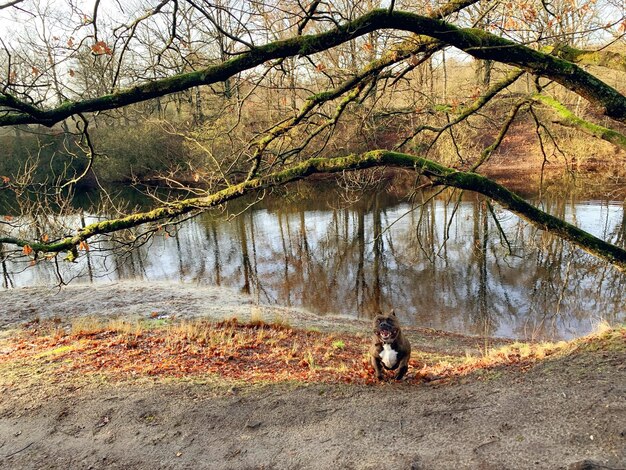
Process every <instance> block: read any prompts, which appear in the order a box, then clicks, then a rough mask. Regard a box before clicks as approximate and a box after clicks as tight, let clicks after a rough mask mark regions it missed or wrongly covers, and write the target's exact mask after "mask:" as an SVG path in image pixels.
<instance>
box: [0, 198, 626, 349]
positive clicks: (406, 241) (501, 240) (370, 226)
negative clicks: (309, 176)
mask: <svg viewBox="0 0 626 470" xmlns="http://www.w3.org/2000/svg"><path fill="white" fill-rule="evenodd" d="M416 200H419V204H418V203H417V202H416ZM540 205H541V206H542V207H543V209H545V210H547V211H548V212H550V213H552V214H555V215H558V216H561V217H564V218H565V219H566V220H568V221H570V222H572V223H574V224H575V225H577V226H579V227H581V228H582V229H584V230H587V231H589V232H591V233H593V234H595V235H597V236H599V237H601V238H603V239H605V240H607V241H610V242H612V243H615V244H618V245H620V246H624V245H625V239H626V219H625V215H624V204H623V203H614V202H610V201H574V200H571V199H570V200H567V201H566V200H563V199H559V200H550V199H544V200H543V201H542V202H540ZM244 207H245V204H240V205H238V206H237V207H234V206H232V207H231V208H229V211H230V213H231V214H233V213H236V212H238V211H239V209H243V208H244ZM496 220H497V223H496ZM86 222H87V223H88V222H89V217H88V216H86ZM92 247H93V248H92V249H91V250H90V252H89V254H88V256H81V257H80V258H79V262H78V263H74V264H69V263H61V264H59V270H60V273H61V275H62V276H63V278H64V279H65V280H66V281H67V280H70V279H72V280H73V282H103V281H111V280H122V279H133V280H137V279H139V280H146V281H151V280H176V281H183V282H197V283H201V284H210V285H222V286H229V287H237V288H239V289H241V290H242V291H243V292H247V293H250V294H252V295H253V296H254V298H255V299H257V300H258V301H259V302H261V303H266V304H268V303H269V304H275V305H283V306H294V307H302V308H306V309H309V310H311V311H314V312H317V313H320V314H343V315H350V316H355V317H367V318H368V317H370V316H371V315H372V314H373V313H374V312H376V311H378V310H379V309H388V308H394V309H395V310H396V312H397V313H398V314H399V315H400V316H401V318H402V320H403V321H404V322H405V323H407V324H411V325H415V326H420V327H432V328H437V329H444V330H449V331H456V332H462V333H470V334H479V335H495V336H502V337H510V338H524V339H566V338H571V337H574V336H578V335H582V334H585V333H587V332H589V331H591V330H592V329H593V328H594V327H595V326H596V325H597V324H598V323H599V322H601V321H603V320H606V321H608V322H610V323H619V322H624V321H625V320H626V306H625V302H624V294H623V293H624V292H625V288H626V275H624V274H622V273H620V272H619V271H617V270H616V269H615V268H613V267H611V266H609V265H607V264H606V263H604V262H601V261H598V260H597V259H595V258H593V257H592V256H590V255H588V254H586V253H585V252H583V251H581V250H579V249H576V248H575V247H573V246H572V245H570V244H569V243H564V242H562V241H560V240H559V239H557V238H555V237H552V236H550V235H548V234H546V233H544V232H541V231H538V230H536V229H535V228H533V227H531V226H529V225H528V224H527V223H525V222H522V221H520V220H519V219H518V218H517V217H516V216H514V215H512V214H510V213H508V212H506V211H503V210H501V209H499V208H498V207H497V206H494V207H493V212H492V210H491V209H490V207H489V205H488V204H487V203H486V202H485V200H484V199H482V198H480V197H477V196H474V195H464V196H463V197H462V198H459V197H458V193H453V192H450V191H448V192H444V193H442V194H440V195H439V196H436V197H435V196H433V195H427V194H418V195H417V196H416V197H414V198H413V199H412V200H408V199H407V198H400V197H395V196H393V195H391V194H389V193H388V192H386V191H384V190H380V191H374V192H371V193H369V194H367V195H366V196H364V197H363V198H361V199H360V200H359V201H357V202H354V203H348V202H346V200H345V198H344V197H343V196H342V193H340V192H334V191H330V190H328V191H327V190H322V191H316V190H314V189H312V188H311V187H307V189H306V190H302V187H300V189H299V190H298V191H291V192H289V193H288V194H287V195H285V194H281V195H280V196H279V197H273V196H267V197H266V198H265V199H263V200H262V201H260V202H257V203H256V204H254V205H253V206H251V207H250V208H248V210H246V211H245V212H243V213H242V214H240V215H238V216H237V217H228V216H227V215H226V214H224V213H222V214H217V215H216V214H208V213H207V214H203V215H201V216H199V217H197V218H195V219H192V220H188V221H186V222H184V223H182V224H181V225H178V226H176V227H171V229H170V230H167V231H161V232H159V233H158V234H157V235H155V236H154V237H152V238H151V239H150V240H149V241H148V242H147V243H145V244H143V245H141V246H139V247H135V248H134V249H132V250H126V251H124V252H122V251H120V250H114V251H111V250H110V248H111V245H110V242H108V241H103V242H102V243H101V244H100V245H97V244H95V243H94V244H92ZM7 279H8V280H10V282H11V283H12V284H13V285H14V286H29V285H49V284H54V283H56V282H58V280H57V272H56V267H55V265H54V263H50V262H48V263H46V262H43V263H40V264H38V265H37V266H34V267H28V268H26V267H25V266H24V265H20V264H17V263H14V264H12V263H7V264H6V266H5V279H4V281H5V286H6V283H7Z"/></svg>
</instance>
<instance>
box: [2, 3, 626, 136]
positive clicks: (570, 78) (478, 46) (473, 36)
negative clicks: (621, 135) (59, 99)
mask: <svg viewBox="0 0 626 470" xmlns="http://www.w3.org/2000/svg"><path fill="white" fill-rule="evenodd" d="M382 29H396V30H400V31H408V32H412V33H415V34H424V35H428V36H430V37H433V38H435V39H438V40H440V41H443V42H445V43H447V44H450V45H452V46H454V47H457V48H459V49H461V50H463V51H465V52H467V53H468V54H470V55H472V56H474V57H476V58H479V59H485V60H487V59H488V60H495V61H499V62H502V63H506V64H510V65H515V66H517V67H520V68H522V69H524V70H526V71H528V72H530V73H532V74H535V75H539V76H543V77H547V78H550V79H552V80H554V81H556V82H558V83H560V84H561V85H563V86H565V87H566V88H568V89H570V90H572V91H574V92H575V93H577V94H579V95H580V96H582V97H584V98H585V99H587V100H589V101H590V102H591V103H593V104H595V105H597V106H599V107H600V108H602V110H603V112H604V113H605V114H606V115H607V116H609V117H611V118H614V119H616V120H620V121H626V97H624V95H622V94H621V93H619V92H618V91H617V90H615V89H614V88H612V87H610V86H609V85H607V84H606V83H604V82H602V81H601V80H600V79H598V78H596V77H594V76H593V75H591V74H590V73H588V72H586V71H585V70H583V69H581V68H580V67H578V66H576V65H575V64H572V63H571V62H568V61H565V60H563V59H560V58H558V57H555V56H552V55H549V54H545V53H542V52H539V51H536V50H533V49H531V48H529V47H526V46H523V45H520V44H516V43H514V42H512V41H509V40H506V39H503V38H501V37H498V36H495V35H493V34H490V33H487V32H485V31H482V30H478V29H472V28H457V27H455V26H453V25H451V24H449V23H446V22H443V21H440V20H435V19H432V18H428V17H424V16H419V15H415V14H413V13H407V12H398V11H394V12H392V13H391V14H390V13H389V12H388V10H374V11H372V12H370V13H368V14H366V15H363V16H361V17H360V18H357V19H355V20H354V21H351V22H349V23H346V24H345V25H343V26H341V27H339V28H335V29H332V30H330V31H327V32H324V33H320V34H316V35H308V36H297V37H293V38H290V39H286V40H281V41H275V42H273V43H269V44H266V45H264V46H259V47H256V48H254V49H252V50H250V51H248V52H245V53H242V54H241V55H240V56H238V57H235V58H233V59H231V60H228V61H226V62H223V63H221V64H219V65H216V66H212V67H208V68H205V69H203V70H199V71H196V72H190V73H186V74H181V75H176V76H173V77H169V78H165V79H161V80H155V81H152V82H149V83H145V84H141V85H137V86H134V87H132V88H129V89H125V90H120V91H119V92H117V93H113V94H109V95H105V96H100V97H98V98H94V99H89V100H82V101H68V102H65V103H64V104H62V105H60V106H58V107H56V108H53V109H49V110H43V109H39V108H37V107H34V106H31V105H27V104H26V103H23V102H21V101H20V100H17V99H16V98H15V97H13V96H11V95H9V94H7V93H6V92H5V93H2V94H0V106H4V107H5V108H8V109H5V110H4V112H5V114H4V115H3V116H0V126H8V125H14V124H29V123H33V124H36V123H38V124H44V125H47V126H52V125H54V124H55V123H57V122H59V121H62V120H63V119H65V118H67V117H69V116H71V115H73V114H76V113H79V112H94V111H102V110H107V109H113V108H118V107H121V106H126V105H128V104H132V103H138V102H141V101H145V100H148V99H151V98H155V97H159V96H164V95H167V94H170V93H174V92H178V91H183V90H187V89H189V88H191V87H194V86H200V85H208V84H211V83H216V82H220V81H223V80H226V79H227V78H230V77H232V76H233V75H235V74H237V73H239V72H242V71H244V70H250V69H252V68H254V67H256V66H258V65H260V64H262V63H264V62H267V61H271V60H275V59H280V58H283V57H287V56H297V55H309V54H313V53H316V52H321V51H324V50H327V49H329V48H331V47H334V46H337V45H338V44H342V43H344V42H347V41H350V40H352V39H355V38H358V37H360V36H363V35H364V34H367V33H371V32H373V31H377V30H382Z"/></svg>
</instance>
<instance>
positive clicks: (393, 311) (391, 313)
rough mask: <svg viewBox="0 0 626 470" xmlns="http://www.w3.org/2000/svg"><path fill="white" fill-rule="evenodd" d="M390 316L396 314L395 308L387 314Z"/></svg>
mask: <svg viewBox="0 0 626 470" xmlns="http://www.w3.org/2000/svg"><path fill="white" fill-rule="evenodd" d="M387 315H389V316H390V317H395V316H396V311H395V310H394V309H391V310H389V313H388V314H387Z"/></svg>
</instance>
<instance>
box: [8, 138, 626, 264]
mask: <svg viewBox="0 0 626 470" xmlns="http://www.w3.org/2000/svg"><path fill="white" fill-rule="evenodd" d="M377 166H396V167H405V168H414V169H415V170H416V171H417V172H419V173H420V174H422V175H424V176H425V177H427V178H429V179H431V180H432V181H433V183H435V184H438V185H445V186H451V187H455V188H460V189H464V190H469V191H473V192H477V193H480V194H483V195H485V196H487V197H489V198H491V199H492V200H493V201H495V202H497V203H498V204H500V205H501V206H502V207H504V208H505V209H507V210H509V211H511V212H513V213H515V214H517V215H518V216H520V217H522V218H523V219H525V220H527V221H528V222H530V223H531V224H533V225H535V226H536V227H538V228H540V229H541V230H546V231H548V232H550V233H553V234H555V235H557V236H558V237H560V238H562V239H564V240H567V241H569V242H572V243H574V244H575V245H577V246H578V247H580V248H582V249H583V250H585V251H587V252H589V253H591V254H592V255H594V256H596V257H598V258H601V259H603V260H605V261H607V262H609V263H611V264H613V265H614V266H616V267H617V268H618V269H620V270H624V271H626V250H624V249H622V248H619V247H617V246H615V245H612V244H610V243H607V242H605V241H604V240H601V239H600V238H598V237H595V236H594V235H591V234H590V233H587V232H585V231H584V230H581V229H579V228H577V227H575V226H574V225H572V224H569V223H567V222H565V221H563V220H561V219H559V218H557V217H554V216H552V215H550V214H548V213H546V212H544V211H542V210H540V209H538V208H537V207H535V206H533V205H532V204H529V203H528V202H526V201H525V200H524V199H522V198H521V197H519V196H517V195H516V194H515V193H512V192H511V191H509V190H508V189H506V188H505V187H503V186H501V185H499V184H497V183H495V182H493V181H491V180H490V179H488V178H485V177H484V176H481V175H479V174H476V173H470V172H462V171H457V170H454V169H452V168H448V167H445V166H443V165H440V164H438V163H435V162H433V161H431V160H427V159H425V158H420V157H415V156H412V155H407V154H404V153H399V152H392V151H387V150H374V151H370V152H366V153H363V154H355V155H348V156H346V157H339V158H331V159H325V158H313V159H310V160H307V161H305V162H302V163H300V164H298V165H295V166H293V167H291V168H288V169H285V170H282V171H278V172H275V173H272V174H269V175H267V176H263V177H260V178H255V179H251V180H248V181H245V182H243V183H240V184H238V185H235V186H231V187H229V188H226V189H224V190H222V191H219V192H217V193H214V194H211V195H209V196H206V197H199V198H191V199H185V200H182V201H178V202H176V203H174V204H170V205H168V206H167V207H161V208H158V209H155V210H153V211H150V212H143V213H138V214H133V215H131V216H128V217H124V218H120V219H114V220H106V221H102V222H97V223H94V224H91V225H87V226H86V227H84V228H82V229H79V230H78V231H77V232H76V234H75V235H73V236H71V237H67V238H64V239H62V240H60V241H58V242H56V243H49V244H47V243H36V242H30V241H28V240H20V239H15V238H11V237H4V238H0V243H6V244H13V245H18V246H26V245H28V246H29V247H30V248H31V249H32V250H34V251H38V252H61V251H72V250H75V248H76V246H78V245H79V244H80V243H81V242H82V241H86V240H88V239H89V238H92V237H94V236H96V235H102V234H108V233H112V232H115V231H118V230H123V229H128V228H132V227H136V226H138V225H141V224H144V223H147V222H157V221H160V220H165V219H170V218H172V217H177V216H181V215H183V214H187V213H189V212H191V211H194V210H199V211H200V210H206V209H209V208H211V207H215V206H218V205H220V204H223V203H224V202H226V201H229V200H232V199H236V198H238V197H240V196H243V195H244V194H247V193H249V192H251V191H254V190H258V189H263V188H269V187H274V186H280V185H283V184H286V183H288V182H291V181H296V180H300V179H303V178H306V177H307V176H310V175H312V174H316V173H337V172H342V171H346V170H359V169H364V168H372V167H377Z"/></svg>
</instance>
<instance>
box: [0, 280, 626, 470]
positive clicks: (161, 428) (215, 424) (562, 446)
mask: <svg viewBox="0 0 626 470" xmlns="http://www.w3.org/2000/svg"><path fill="white" fill-rule="evenodd" d="M179 287H180V286H177V287H172V286H169V287H168V286H166V285H153V286H150V287H146V289H148V291H143V292H142V293H141V295H139V294H137V296H136V297H133V295H135V290H134V289H131V288H130V287H129V286H126V285H124V286H121V287H119V288H115V290H114V292H115V296H111V295H110V294H111V292H112V291H111V290H110V289H109V296H108V297H107V296H106V295H105V294H103V293H100V292H99V290H98V289H95V290H91V288H86V287H85V288H83V287H80V286H77V287H75V288H72V290H71V291H70V292H67V293H64V294H63V295H64V296H65V295H66V296H67V297H53V299H57V301H55V302H51V301H50V298H48V301H46V298H47V297H45V293H43V294H42V293H39V294H37V293H36V292H34V291H28V292H26V291H23V292H21V293H20V292H17V294H20V295H15V294H9V293H7V292H2V293H1V294H0V305H1V306H2V307H1V308H0V309H1V310H2V314H1V315H0V321H2V322H3V323H2V324H3V325H13V324H15V322H16V321H23V320H25V319H28V317H29V316H30V315H41V316H45V315H51V316H57V315H59V313H58V311H59V310H64V312H65V314H66V315H69V316H72V315H78V314H80V312H81V311H84V310H85V306H84V304H82V303H78V302H77V301H76V299H79V298H80V299H84V300H85V301H88V302H91V305H92V308H91V309H90V311H92V312H93V310H98V307H97V304H98V302H104V300H106V299H107V298H108V299H109V300H108V301H107V302H109V303H107V306H106V308H107V309H108V311H109V313H111V314H115V315H117V314H133V315H146V314H148V313H149V312H150V311H152V310H151V309H152V308H153V305H157V306H159V308H161V309H162V311H161V312H160V314H173V313H174V312H181V313H177V314H182V312H185V311H187V312H189V311H203V312H214V313H215V314H216V315H217V312H218V311H221V312H223V313H228V314H229V315H230V314H231V313H232V312H233V309H234V310H237V309H240V310H239V311H240V312H244V311H246V309H247V311H248V312H250V309H251V308H252V307H254V306H253V305H251V304H250V303H249V300H248V299H246V298H243V297H241V296H239V297H236V296H235V295H234V294H233V293H232V292H227V293H226V294H225V295H226V298H227V300H228V301H229V302H231V304H228V305H226V304H222V303H221V302H222V300H224V299H223V298H222V295H223V293H224V291H221V293H220V292H212V293H209V291H210V290H207V291H205V292H203V291H202V290H200V291H199V290H197V289H192V288H188V287H186V286H183V287H180V288H181V289H182V290H177V289H178V288H179ZM127 288H128V289H129V291H128V292H127V294H128V296H127V297H124V295H127V294H124V292H126V291H125V289H127ZM164 288H167V289H164ZM74 289H76V290H74ZM81 289H86V290H85V291H81ZM181 293H182V294H184V295H181V296H179V295H178V294H181ZM24 294H27V295H24ZM31 294H32V295H31ZM14 295H15V297H13V296H14ZM100 295H102V297H99V296H100ZM155 296H156V297H155ZM172 296H173V297H172ZM212 296H215V298H213V297H212ZM181 297H182V298H184V299H185V300H186V304H181V305H180V306H179V307H176V305H177V302H178V300H180V298H181ZM17 298H20V299H21V300H19V301H18V300H15V299H17ZM147 298H150V299H151V302H156V303H150V302H148V303H146V299H147ZM7 299H8V300H7ZM12 299H13V300H12ZM62 299H65V300H63V301H61V300H62ZM98 299H102V300H98ZM168 299H169V300H168ZM242 302H244V303H242ZM113 304H115V305H117V306H114V305H113ZM138 305H140V306H141V307H138ZM101 307H103V306H102V305H101ZM191 307H193V308H191ZM103 308H104V307H103ZM29 309H34V310H29ZM116 309H117V310H116ZM176 309H179V310H176ZM8 310H12V311H13V313H11V312H9V311H8ZM287 313H288V311H286V310H285V311H281V314H282V315H286V314H287ZM15 315H17V318H16V319H13V317H14V316H15ZM240 315H243V313H240ZM241 318H242V320H243V319H244V318H245V317H241ZM289 318H290V321H293V322H299V321H303V322H305V323H306V322H308V321H313V319H312V318H309V317H308V316H307V314H306V312H298V311H296V312H294V313H293V316H292V317H289ZM300 318H301V319H302V320H299V319H300ZM325 321H328V322H330V320H325ZM341 324H342V325H343V327H346V328H358V327H362V324H361V323H359V322H352V321H347V320H346V322H345V323H341ZM325 325H326V326H327V327H330V326H331V325H330V323H329V324H325ZM359 325H361V326H359ZM413 335H414V338H415V341H421V343H422V345H423V346H425V347H426V346H429V345H430V346H432V347H436V348H444V347H445V348H448V349H450V350H454V345H456V350H457V351H461V350H464V349H466V348H467V347H468V346H469V345H471V344H473V340H472V339H471V338H465V337H461V336H458V335H450V336H448V335H443V337H444V338H445V340H443V341H444V342H445V344H443V343H439V344H434V343H433V342H432V341H431V340H430V339H429V337H428V335H427V334H420V332H418V331H414V332H413ZM434 337H435V336H433V338H434ZM437 338H440V337H439V336H437ZM433 341H434V339H433ZM440 341H441V340H440ZM0 468H10V469H31V468H46V469H48V468H50V469H53V468H54V469H57V468H58V469H67V468H72V469H87V468H107V469H110V468H120V469H122V468H123V469H154V468H164V469H170V468H171V469H202V468H206V469H248V468H270V469H271V468H277V469H283V468H284V469H300V468H311V469H317V468H342V469H343V468H359V469H366V468H372V469H373V468H376V469H378V470H380V469H388V468H389V469H392V468H393V469H396V468H397V469H404V468H407V469H408V468H414V469H450V468H459V469H465V468H467V469H507V468H508V469H535V468H537V469H558V468H563V469H583V468H604V469H606V468H612V469H620V468H621V469H624V468H626V354H625V353H624V349H623V348H621V347H620V348H617V349H607V350H599V351H593V350H584V351H582V350H581V351H578V352H576V353H575V354H570V355H567V356H564V357H560V358H553V359H549V360H546V361H543V362H541V363H539V364H538V365H536V366H534V367H532V368H530V369H529V370H528V371H526V372H521V371H520V370H519V369H512V368H500V369H495V370H494V369H492V370H489V371H486V372H485V373H481V374H474V375H471V376H468V377H464V378H460V379H458V380H455V381H453V383H448V384H437V383H436V382H434V383H431V384H420V385H418V386H416V385H410V384H407V383H400V384H395V383H386V384H381V385H376V386H346V385H320V384H312V385H306V384H281V385H249V386H241V385H238V386H235V387H232V386H229V385H228V384H224V383H223V382H219V381H217V382H213V381H207V380H206V379H204V380H200V379H197V378H196V379H194V378H190V379H187V380H185V379H182V380H178V379H177V380H163V379H161V380H151V379H146V378H143V379H140V380H136V381H125V382H121V383H115V384H112V383H108V382H106V383H105V382H103V383H102V384H98V383H96V382H95V381H89V382H87V383H86V384H82V383H80V384H77V383H67V381H63V380H61V381H59V382H58V383H56V384H50V383H35V384H33V385H32V386H28V387H19V386H13V387H12V386H11V385H4V386H3V387H2V389H1V390H0Z"/></svg>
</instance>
